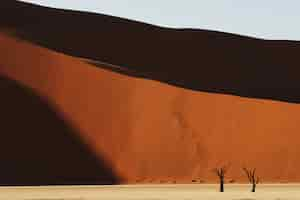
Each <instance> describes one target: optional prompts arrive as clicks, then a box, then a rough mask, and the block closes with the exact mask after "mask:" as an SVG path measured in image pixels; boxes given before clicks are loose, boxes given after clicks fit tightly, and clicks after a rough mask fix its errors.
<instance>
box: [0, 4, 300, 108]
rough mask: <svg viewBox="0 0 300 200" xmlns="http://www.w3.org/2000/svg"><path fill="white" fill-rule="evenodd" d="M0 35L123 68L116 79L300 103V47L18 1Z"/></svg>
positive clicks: (0, 12)
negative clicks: (123, 77) (122, 77)
mask: <svg viewBox="0 0 300 200" xmlns="http://www.w3.org/2000/svg"><path fill="white" fill-rule="evenodd" d="M0 28H3V29H8V30H11V31H13V32H14V33H15V34H16V35H17V36H18V37H20V38H23V39H25V40H29V41H31V42H35V43H37V44H39V45H42V46H45V47H47V48H50V49H52V50H55V51H58V52H63V53H65V54H68V55H72V56H76V57H81V58H85V59H89V60H94V61H97V62H100V61H101V62H104V63H110V64H113V65H115V66H121V67H123V68H124V69H116V68H111V70H114V71H117V72H121V73H125V74H129V75H134V76H138V77H143V78H147V79H153V80H158V81H162V82H164V83H168V84H172V85H175V86H179V87H184V88H187V89H192V90H197V91H205V92H214V93H224V94H232V95H237V96H244V97H252V98H264V99H272V100H279V101H286V102H292V103H300V93H299V90H300V79H299V77H298V74H299V73H300V68H299V65H300V59H299V56H298V54H299V52H300V42H296V41H271V40H260V39H254V38H249V37H243V36H239V35H234V34H227V33H221V32H214V31H205V30H194V29H168V28H162V27H158V26H152V25H149V24H143V23H139V22H135V21H130V20H126V19H121V18H117V17H112V16H106V15H100V14H93V13H86V12H77V11H67V10H60V9H52V8H46V7H41V6H36V5H32V4H27V3H23V2H18V1H14V0H4V1H3V2H1V7H0ZM96 66H97V64H96ZM98 66H101V65H98Z"/></svg>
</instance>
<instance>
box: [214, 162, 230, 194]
mask: <svg viewBox="0 0 300 200" xmlns="http://www.w3.org/2000/svg"><path fill="white" fill-rule="evenodd" d="M213 171H214V172H215V173H216V175H217V176H218V177H219V179H220V192H224V182H225V181H224V180H225V174H226V172H227V167H225V166H224V167H221V168H215V169H214V170H213Z"/></svg>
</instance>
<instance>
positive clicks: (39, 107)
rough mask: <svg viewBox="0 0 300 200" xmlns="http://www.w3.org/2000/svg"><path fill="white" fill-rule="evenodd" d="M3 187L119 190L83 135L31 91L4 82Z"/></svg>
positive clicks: (0, 119)
mask: <svg viewBox="0 0 300 200" xmlns="http://www.w3.org/2000/svg"><path fill="white" fill-rule="evenodd" d="M0 93H1V98H0V136H1V137H0V185H77V184H80V185H82V184H117V183H119V181H120V179H119V178H118V177H117V176H116V174H114V172H113V171H112V169H110V168H109V167H108V166H107V165H106V164H105V162H104V160H100V159H99V157H96V155H94V154H93V153H92V152H91V151H90V150H89V149H88V147H87V146H85V145H84V144H83V143H82V142H81V140H80V138H79V136H78V133H77V132H76V131H75V130H74V129H72V128H71V127H70V126H68V124H67V123H66V122H65V121H64V120H63V119H61V118H60V116H59V115H58V114H57V113H56V112H54V111H53V110H52V109H51V107H50V106H49V105H48V104H47V103H45V102H44V101H43V100H42V99H41V98H39V97H38V96H36V95H35V94H34V93H33V92H32V91H31V90H30V89H28V88H25V87H23V86H20V85H18V84H17V83H16V82H14V81H11V80H8V79H6V78H3V77H0Z"/></svg>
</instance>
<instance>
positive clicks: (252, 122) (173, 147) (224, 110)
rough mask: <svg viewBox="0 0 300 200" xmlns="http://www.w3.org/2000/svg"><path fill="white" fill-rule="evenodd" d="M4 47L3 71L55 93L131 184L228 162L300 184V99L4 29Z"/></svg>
mask: <svg viewBox="0 0 300 200" xmlns="http://www.w3.org/2000/svg"><path fill="white" fill-rule="evenodd" d="M0 44H1V45H0V66H1V67H0V73H1V75H3V76H6V77H8V78H10V79H13V80H17V81H18V82H19V83H21V84H24V85H26V86H28V87H31V88H32V89H33V90H34V91H35V92H36V93H37V94H39V95H41V96H43V97H45V98H47V99H48V100H49V102H50V104H51V105H52V106H53V107H54V108H55V109H56V111H57V112H59V113H61V115H62V116H63V117H64V119H66V121H67V122H68V123H69V124H71V126H72V127H73V128H74V129H76V130H78V134H79V136H80V137H81V139H82V141H84V142H85V143H87V144H88V145H89V146H90V148H91V149H92V150H93V152H94V153H96V154H97V155H98V156H99V157H101V158H105V160H107V163H108V164H109V165H111V166H112V168H113V170H114V171H115V172H116V173H117V174H119V175H120V176H121V177H122V178H123V182H124V183H125V182H126V183H136V182H144V183H152V182H154V183H159V182H174V181H176V182H179V183H183V182H186V183H188V182H191V181H192V180H197V181H200V180H203V181H205V182H216V181H217V178H216V177H215V176H214V174H213V173H211V169H212V168H214V167H218V166H221V165H223V164H228V163H230V166H231V167H230V170H229V172H228V176H227V181H228V180H231V179H233V180H235V181H238V182H243V181H246V177H245V176H244V175H243V172H242V171H241V169H240V168H241V167H242V166H247V167H256V168H257V172H258V174H259V176H260V177H261V179H262V181H263V182H283V181H284V182H285V181H289V182H297V181H300V174H299V173H298V169H299V167H300V160H299V159H298V155H299V153H300V149H299V145H300V140H299V134H298V130H299V124H300V121H299V120H300V119H299V117H298V115H299V114H300V105H298V104H289V103H283V102H276V101H269V100H257V99H249V98H240V97H235V96H228V95H221V94H209V93H204V92H194V91H190V90H186V89H181V88H177V87H173V86H169V85H166V84H163V83H160V82H156V81H152V80H145V79H138V78H133V77H130V76H125V75H121V74H118V73H115V72H111V71H109V70H105V69H102V68H96V67H94V66H93V65H89V64H87V63H85V62H83V61H81V60H80V59H78V58H74V57H70V56H66V55H63V54H59V53H55V52H53V51H50V50H47V49H45V48H41V47H38V46H35V45H33V44H30V43H28V42H25V41H21V40H19V39H16V38H14V37H11V36H8V35H6V34H3V33H1V34H0ZM103 68H105V66H103ZM2 95H5V94H2ZM37 123H38V122H37ZM25 131H26V130H24V132H25ZM2 134H4V133H2ZM24 142H25V141H24ZM36 142H39V141H36ZM11 145H14V144H11ZM53 146H55V144H53ZM53 156H55V155H53ZM8 173H9V172H8Z"/></svg>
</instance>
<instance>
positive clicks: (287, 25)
mask: <svg viewBox="0 0 300 200" xmlns="http://www.w3.org/2000/svg"><path fill="white" fill-rule="evenodd" d="M24 1H27V2H32V3H37V4H41V5H45V6H50V7H56V8H66V9H73V10H82V11H90V12H96V13H102V14H108V15H113V16H118V17H123V18H127V19H133V20H137V21H141V22H146V23H150V24H155V25H159V26H164V27H172V28H199V29H208V30H217V31H223V32H230V33H236V34H240V35H247V36H252V37H259V38H264V39H280V40H300V26H299V21H300V11H299V9H300V1H299V0H247V1H246V0H24Z"/></svg>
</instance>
